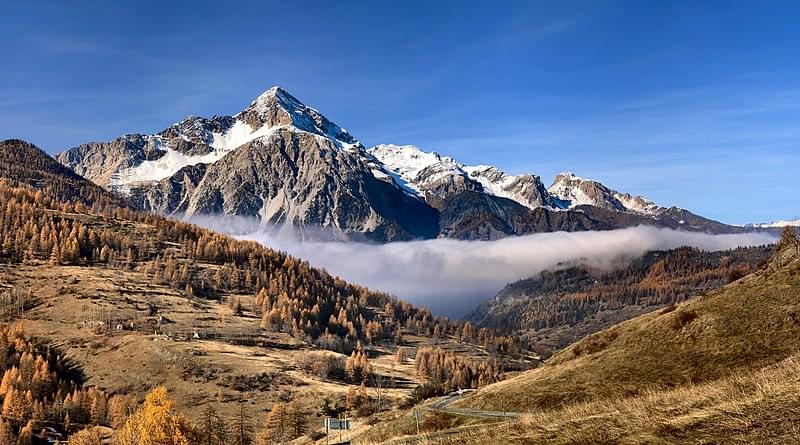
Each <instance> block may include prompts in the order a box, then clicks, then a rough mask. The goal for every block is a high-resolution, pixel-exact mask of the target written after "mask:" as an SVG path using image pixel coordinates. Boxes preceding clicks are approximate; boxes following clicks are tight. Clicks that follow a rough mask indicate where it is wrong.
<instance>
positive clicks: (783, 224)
mask: <svg viewBox="0 0 800 445" xmlns="http://www.w3.org/2000/svg"><path fill="white" fill-rule="evenodd" d="M787 226H788V227H800V219H796V220H794V221H783V220H781V221H773V222H768V223H753V224H745V226H744V227H749V228H757V229H774V228H781V227H787Z"/></svg>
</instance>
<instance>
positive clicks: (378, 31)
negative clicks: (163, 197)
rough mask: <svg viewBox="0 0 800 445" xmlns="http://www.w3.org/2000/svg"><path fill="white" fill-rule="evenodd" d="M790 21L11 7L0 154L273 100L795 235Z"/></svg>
mask: <svg viewBox="0 0 800 445" xmlns="http://www.w3.org/2000/svg"><path fill="white" fill-rule="evenodd" d="M491 3H497V4H491ZM798 23H800V6H798V5H797V3H796V2H791V1H786V2H756V1H752V2H734V1H725V2H712V1H704V2H694V1H671V2H660V1H630V2H624V1H607V2H606V1H592V2H568V1H559V2H533V1H526V2H512V1H504V2H467V1H458V2H446V1H438V2H383V1H374V2H373V1H369V2H368V1H364V2H304V1H294V2H286V1H282V2H274V3H273V2H265V1H261V2H252V3H250V2H246V1H238V2H234V3H230V5H228V4H223V2H209V3H202V2H185V3H181V2H150V1H137V2H122V1H120V2H108V1H102V2H99V1H98V2H92V1H81V2H52V3H49V2H36V1H30V2H11V1H8V2H2V3H0V42H2V44H0V57H2V60H3V62H4V63H3V68H2V69H0V138H9V137H18V138H24V139H27V140H30V141H32V142H34V143H36V144H38V145H39V146H41V147H42V148H44V149H46V150H47V151H48V152H50V153H56V152H58V151H61V150H62V149H64V148H67V147H70V146H74V145H76V144H79V143H81V142H85V141H89V140H108V139H111V138H114V137H116V136H118V135H120V134H123V133H129V132H155V131H159V130H161V129H163V128H164V127H166V126H167V125H169V124H170V123H172V122H176V121H178V120H180V119H182V118H183V117H184V116H186V115H189V114H194V115H208V116H211V115H214V114H232V113H235V112H237V111H239V110H240V109H242V108H243V107H245V106H246V105H247V104H248V103H249V102H250V101H251V100H252V99H253V98H255V97H256V96H257V95H258V94H259V93H260V92H262V91H263V90H265V89H267V88H269V87H270V86H272V85H281V86H283V87H284V88H286V89H287V90H289V91H290V92H292V93H293V94H294V95H295V96H297V97H298V98H300V99H301V100H302V101H304V102H305V103H307V104H309V105H311V106H314V107H315V108H318V109H319V110H321V111H322V112H323V113H325V114H326V115H327V116H328V117H329V118H331V119H332V120H334V121H335V122H337V123H339V124H340V125H342V126H344V127H346V128H348V129H349V130H350V131H351V132H352V133H353V134H354V135H355V136H356V137H358V138H359V139H361V140H362V141H363V142H364V143H365V144H367V145H371V144H375V143H383V142H387V143H398V144H415V145H419V146H420V147H422V148H425V149H435V150H437V151H439V152H441V153H445V154H449V155H452V156H454V157H456V158H457V159H459V160H461V161H463V162H467V163H492V164H495V165H498V166H499V167H501V168H503V169H506V170H507V171H509V172H512V173H520V172H532V173H536V174H539V175H541V176H542V178H543V180H544V181H545V183H548V184H549V182H550V181H551V180H552V178H553V176H554V175H555V174H556V173H558V172H560V171H565V170H570V171H574V172H575V173H577V174H579V175H581V176H584V177H591V178H595V179H598V180H601V181H602V182H604V183H606V184H608V185H610V186H612V187H614V188H617V189H619V190H623V191H630V192H632V193H638V194H644V195H645V196H648V197H650V198H651V199H654V200H655V201H657V202H659V203H661V204H665V205H673V204H674V205H679V206H682V207H686V208H689V209H691V210H693V211H695V212H697V213H699V214H702V215H704V216H708V217H712V218H715V219H719V220H722V221H725V222H729V223H745V222H751V221H762V220H773V219H778V218H800V147H799V145H800V144H799V141H800V50H798V49H797V47H796V45H797V42H798V41H800V27H798V26H797V24H798Z"/></svg>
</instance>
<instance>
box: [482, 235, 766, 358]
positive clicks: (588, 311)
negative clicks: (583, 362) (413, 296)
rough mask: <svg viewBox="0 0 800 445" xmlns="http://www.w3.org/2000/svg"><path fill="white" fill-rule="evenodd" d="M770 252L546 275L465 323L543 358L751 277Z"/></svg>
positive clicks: (659, 256)
mask: <svg viewBox="0 0 800 445" xmlns="http://www.w3.org/2000/svg"><path fill="white" fill-rule="evenodd" d="M771 252H772V247H769V246H761V247H752V248H738V249H734V250H730V251H722V252H705V251H701V250H699V249H694V248H689V247H684V248H680V249H675V250H671V251H658V252H650V253H648V254H646V255H645V256H644V257H642V258H639V259H636V260H632V261H631V260H620V261H621V265H620V266H619V267H617V268H615V269H614V270H612V271H610V272H609V271H606V270H600V269H593V268H591V267H587V266H584V265H576V266H572V267H565V268H563V269H558V270H555V271H545V272H542V273H541V274H540V275H539V276H537V277H533V278H529V279H525V280H520V281H518V282H515V283H512V284H509V285H508V286H506V287H505V288H504V289H503V290H502V291H501V292H500V293H499V294H498V295H497V296H496V297H495V298H493V299H492V300H489V301H487V302H485V303H483V304H482V305H481V306H479V307H478V308H477V309H475V310H473V311H472V312H471V313H470V314H469V315H468V316H467V319H469V320H471V321H472V322H473V323H475V324H476V326H479V327H489V328H493V329H497V330H499V331H501V332H503V333H506V334H509V335H510V334H513V335H517V336H519V337H520V338H521V339H523V341H525V342H527V343H528V344H529V345H530V347H531V348H532V349H534V350H536V351H537V352H540V353H543V354H545V355H548V354H549V353H550V352H551V351H553V350H556V349H560V348H563V347H565V346H567V345H568V344H570V343H572V342H574V341H575V340H578V339H579V338H581V337H583V336H586V335H588V334H591V333H593V332H597V331H599V330H601V329H603V328H605V327H608V326H611V325H612V324H614V323H617V322H620V321H623V320H626V319H629V318H632V317H635V316H637V315H639V314H642V313H645V312H649V311H653V310H656V309H659V308H661V307H665V306H670V305H675V304H678V303H681V302H683V301H686V300H687V299H689V298H691V297H693V296H695V295H698V294H701V293H703V292H707V291H709V290H713V289H717V288H719V287H722V286H724V285H725V284H727V283H729V282H731V281H734V280H736V279H738V278H741V277H743V276H745V275H747V274H749V273H751V272H752V271H753V270H755V269H756V267H757V266H758V265H759V264H760V263H763V262H764V261H766V259H767V258H768V257H769V255H770V254H771Z"/></svg>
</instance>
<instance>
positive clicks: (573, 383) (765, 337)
mask: <svg viewBox="0 0 800 445" xmlns="http://www.w3.org/2000/svg"><path fill="white" fill-rule="evenodd" d="M790 255H791V254H790V253H789V252H788V251H784V252H783V254H782V255H779V256H777V257H776V258H775V259H773V260H772V262H771V263H770V264H769V266H768V267H767V268H765V269H763V270H760V271H758V272H756V273H754V274H751V275H749V276H747V277H745V278H743V279H741V280H739V281H737V282H734V283H732V284H731V285H729V286H726V287H725V288H722V289H720V290H717V291H714V292H711V293H709V294H707V295H703V296H699V297H697V298H695V299H693V300H691V301H689V302H687V303H684V304H681V305H679V306H677V308H675V309H674V310H672V311H667V310H662V311H658V312H655V313H650V314H647V315H644V316H640V317H637V318H635V319H632V320H629V321H627V322H624V323H621V324H619V325H616V326H614V327H612V328H609V329H607V330H605V331H602V332H599V333H597V334H594V335H591V336H589V337H587V338H585V339H584V340H582V341H580V342H578V343H576V344H574V345H573V346H571V347H570V348H568V349H566V350H564V351H563V352H561V353H559V354H557V355H556V356H554V357H553V358H552V359H550V360H549V361H548V362H546V364H545V366H543V367H541V368H539V369H536V370H533V371H530V372H527V373H525V374H522V375H520V376H518V377H516V378H514V379H511V380H507V381H505V382H501V383H498V384H495V385H491V386H489V387H487V388H485V389H484V390H481V391H479V392H478V393H477V394H476V395H475V396H473V397H471V398H470V399H467V400H466V401H465V402H464V403H465V404H467V405H470V406H473V407H480V408H490V409H503V408H505V409H508V410H511V409H516V410H518V411H535V410H541V409H548V408H554V407H557V406H559V405H563V404H567V403H571V402H580V401H588V400H597V399H602V398H608V397H622V396H630V395H635V394H638V393H641V392H643V391H645V390H646V389H647V388H653V387H661V388H669V387H673V386H677V385H681V384H686V383H691V382H695V383H699V382H704V381H708V380H712V379H716V378H720V377H725V376H727V375H730V374H731V373H733V372H735V371H746V370H753V369H760V368H762V367H764V366H767V365H769V364H772V363H775V362H777V361H779V360H781V359H784V358H786V357H788V356H790V355H791V354H793V353H795V352H796V351H797V350H798V346H800V259H798V258H794V257H792V256H790Z"/></svg>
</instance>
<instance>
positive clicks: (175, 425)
mask: <svg viewBox="0 0 800 445" xmlns="http://www.w3.org/2000/svg"><path fill="white" fill-rule="evenodd" d="M187 431H188V426H187V423H186V419H184V417H183V416H182V415H181V414H179V413H177V412H176V411H175V409H174V407H173V403H172V400H170V399H169V397H168V396H167V390H166V388H164V387H158V388H155V389H153V390H152V391H150V393H148V394H147V396H145V399H144V405H143V406H142V407H141V408H139V410H137V411H136V412H134V413H133V414H132V415H131V416H130V417H129V418H128V420H127V421H126V422H125V425H123V427H122V429H120V430H119V431H118V432H117V436H116V440H117V445H189V440H188V439H187Z"/></svg>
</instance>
